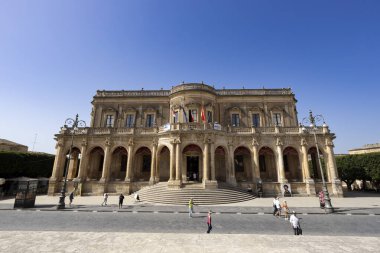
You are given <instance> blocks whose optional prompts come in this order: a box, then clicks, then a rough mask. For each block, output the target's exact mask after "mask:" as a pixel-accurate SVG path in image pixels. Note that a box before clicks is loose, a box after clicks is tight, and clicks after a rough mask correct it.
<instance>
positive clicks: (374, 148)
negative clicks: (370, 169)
mask: <svg viewBox="0 0 380 253" xmlns="http://www.w3.org/2000/svg"><path fill="white" fill-rule="evenodd" d="M368 153H380V143H375V144H366V145H364V146H363V147H361V148H354V149H350V150H348V154H350V155H360V154H368Z"/></svg>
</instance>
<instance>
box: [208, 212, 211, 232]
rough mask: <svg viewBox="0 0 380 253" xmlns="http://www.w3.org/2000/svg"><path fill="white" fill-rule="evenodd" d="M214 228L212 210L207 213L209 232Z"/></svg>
mask: <svg viewBox="0 0 380 253" xmlns="http://www.w3.org/2000/svg"><path fill="white" fill-rule="evenodd" d="M211 230H212V225H211V210H210V211H208V214H207V234H209V233H210V232H211Z"/></svg>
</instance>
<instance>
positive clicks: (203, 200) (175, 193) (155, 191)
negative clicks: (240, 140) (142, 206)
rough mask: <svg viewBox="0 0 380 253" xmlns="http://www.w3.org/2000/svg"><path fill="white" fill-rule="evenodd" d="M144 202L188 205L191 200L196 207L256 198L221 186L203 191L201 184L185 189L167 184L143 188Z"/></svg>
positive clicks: (142, 196)
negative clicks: (169, 186) (173, 187)
mask: <svg viewBox="0 0 380 253" xmlns="http://www.w3.org/2000/svg"><path fill="white" fill-rule="evenodd" d="M138 193H139V195H140V198H141V200H143V201H146V202H151V203H158V204H176V205H187V203H188V201H189V199H190V198H193V199H194V202H195V203H196V205H217V204H228V203H238V202H243V201H248V200H252V199H254V198H255V196H254V195H253V194H252V193H249V192H247V191H246V190H244V189H241V188H238V187H235V186H231V185H228V184H220V185H219V188H218V189H203V185H202V184H199V183H186V184H184V185H183V188H180V189H171V188H168V186H167V183H166V182H161V183H158V184H155V185H153V186H147V187H144V188H142V189H141V190H140V191H139V192H138Z"/></svg>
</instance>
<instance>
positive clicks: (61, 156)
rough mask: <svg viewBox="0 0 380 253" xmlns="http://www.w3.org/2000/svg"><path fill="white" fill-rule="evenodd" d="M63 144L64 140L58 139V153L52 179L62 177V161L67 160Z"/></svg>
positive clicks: (55, 179) (56, 179) (57, 179)
mask: <svg viewBox="0 0 380 253" xmlns="http://www.w3.org/2000/svg"><path fill="white" fill-rule="evenodd" d="M63 146H64V145H63V141H58V142H57V144H56V146H55V149H56V154H55V159H54V165H53V173H52V176H51V178H50V181H59V180H60V179H61V178H62V174H63V172H62V162H63V161H64V160H65V154H64V149H63Z"/></svg>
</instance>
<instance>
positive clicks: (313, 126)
mask: <svg viewBox="0 0 380 253" xmlns="http://www.w3.org/2000/svg"><path fill="white" fill-rule="evenodd" d="M320 121H323V127H327V125H326V123H325V119H324V118H323V116H322V115H314V116H313V112H312V111H311V110H310V111H309V117H308V118H307V117H306V118H304V119H303V120H302V124H303V125H305V124H308V123H309V124H310V130H311V132H312V133H313V134H314V141H315V147H316V148H317V157H318V162H319V168H320V170H321V177H322V191H323V194H324V198H325V212H326V213H333V212H334V208H333V207H332V205H331V199H330V197H329V192H328V190H327V185H326V181H325V176H324V174H323V169H322V162H321V156H320V155H319V147H318V142H317V135H316V132H317V126H316V123H317V122H320ZM302 130H303V131H304V132H306V128H305V127H302Z"/></svg>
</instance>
